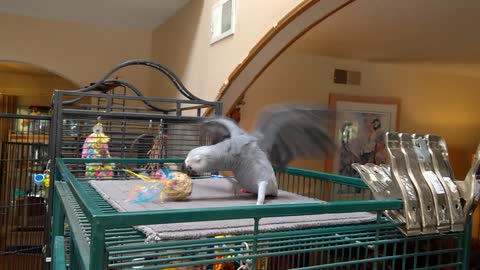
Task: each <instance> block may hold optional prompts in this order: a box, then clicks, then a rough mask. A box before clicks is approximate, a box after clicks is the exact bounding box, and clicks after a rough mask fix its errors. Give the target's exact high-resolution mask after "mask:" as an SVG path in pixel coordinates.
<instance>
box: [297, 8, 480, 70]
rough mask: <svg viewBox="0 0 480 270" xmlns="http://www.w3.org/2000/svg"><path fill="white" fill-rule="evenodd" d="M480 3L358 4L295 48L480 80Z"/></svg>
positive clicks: (316, 30)
mask: <svg viewBox="0 0 480 270" xmlns="http://www.w3.org/2000/svg"><path fill="white" fill-rule="evenodd" d="M479 14H480V1H478V0H465V1H452V0H422V1H398V0H356V1H355V2H353V3H351V4H350V5H348V6H347V7H345V8H343V9H342V10H340V11H339V12H337V13H335V14H334V15H333V16H331V17H330V18H329V19H327V20H325V21H324V22H322V23H320V24H319V25H317V26H316V27H314V28H313V29H312V30H310V31H309V32H307V33H306V34H305V35H304V36H303V37H301V38H300V39H299V40H298V41H297V42H295V44H294V45H293V47H292V49H293V50H297V51H302V52H307V53H313V54H316V55H322V56H330V57H339V58H348V59H358V60H365V61H371V62H382V63H393V64H400V65H405V66H416V67H420V68H426V69H437V70H439V71H446V72H456V73H461V74H465V75H473V76H480V16H479Z"/></svg>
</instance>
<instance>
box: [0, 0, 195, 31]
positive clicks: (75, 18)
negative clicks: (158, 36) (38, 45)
mask: <svg viewBox="0 0 480 270" xmlns="http://www.w3.org/2000/svg"><path fill="white" fill-rule="evenodd" d="M189 1H190V0H0V12H5V13H11V14H17V15H24V16H31V17H40V18H47V19H54V20H62V21H71V22H80V23H90V24H95V25H102V26H113V27H123V28H130V29H137V30H144V31H153V30H154V29H155V28H156V27H157V26H158V25H160V24H162V23H163V22H165V21H166V20H167V19H168V18H169V17H170V16H172V15H173V14H175V13H176V12H177V11H178V10H179V9H180V8H182V7H183V6H184V5H185V4H187V3H188V2H189Z"/></svg>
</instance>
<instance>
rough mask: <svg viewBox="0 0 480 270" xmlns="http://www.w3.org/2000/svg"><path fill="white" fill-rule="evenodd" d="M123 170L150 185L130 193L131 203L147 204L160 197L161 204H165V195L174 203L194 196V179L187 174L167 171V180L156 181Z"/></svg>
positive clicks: (140, 186)
mask: <svg viewBox="0 0 480 270" xmlns="http://www.w3.org/2000/svg"><path fill="white" fill-rule="evenodd" d="M123 170H124V171H125V172H126V173H128V174H130V175H132V176H136V177H138V178H140V179H142V180H143V181H145V182H146V183H148V184H147V185H138V186H136V187H135V188H134V189H133V190H132V191H131V192H130V195H129V198H128V201H130V202H147V201H151V200H153V199H154V198H155V197H156V196H160V202H161V203H163V201H164V196H165V195H166V196H167V197H168V198H169V199H170V200H172V201H182V200H185V199H187V198H188V196H190V195H191V194H192V179H191V178H190V177H189V176H188V175H186V174H185V173H180V172H169V171H167V172H166V173H165V172H164V173H165V175H166V176H167V178H166V179H165V178H163V179H154V178H152V177H149V176H146V175H142V174H138V173H135V172H133V171H131V170H128V169H123Z"/></svg>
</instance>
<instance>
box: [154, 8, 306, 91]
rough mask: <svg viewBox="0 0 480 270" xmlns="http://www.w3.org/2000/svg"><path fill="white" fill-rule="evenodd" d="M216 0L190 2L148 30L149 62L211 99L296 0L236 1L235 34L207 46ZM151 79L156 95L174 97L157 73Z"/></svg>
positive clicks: (191, 89) (168, 86)
mask: <svg viewBox="0 0 480 270" xmlns="http://www.w3.org/2000/svg"><path fill="white" fill-rule="evenodd" d="M215 2H216V0H194V1H191V2H190V3H189V4H187V5H186V6H185V7H184V8H183V9H182V10H180V11H179V13H177V14H176V15H175V16H173V17H172V18H170V19H169V20H168V21H167V22H166V23H164V24H162V25H161V26H159V27H158V28H157V29H156V30H155V32H154V33H153V48H152V50H153V52H152V54H153V58H154V60H156V61H158V62H159V63H162V64H164V65H166V66H168V67H169V68H171V69H172V70H173V71H174V72H175V73H176V74H178V75H179V77H180V78H181V80H182V81H183V82H184V83H185V85H186V87H187V88H189V89H190V91H192V92H193V93H194V94H196V95H197V96H199V97H200V98H203V99H206V100H214V99H215V97H216V96H217V94H218V90H220V87H221V86H222V84H223V82H224V81H225V80H226V79H227V78H228V75H230V73H231V72H232V71H233V69H234V68H235V67H236V66H237V65H238V64H240V62H241V61H242V60H243V59H244V58H245V57H246V56H247V55H248V52H249V51H250V50H251V49H252V48H253V47H254V46H255V44H256V43H257V42H258V41H259V40H260V38H262V36H263V35H265V34H266V33H267V31H268V30H269V29H270V28H271V27H272V26H273V25H274V24H275V23H276V22H277V21H279V20H280V19H281V18H282V17H283V16H285V14H287V13H288V12H289V11H290V10H291V9H293V8H294V7H295V6H296V5H298V4H299V3H300V2H301V0H262V1H258V0H237V3H238V5H237V24H236V27H235V34H234V35H233V36H230V37H228V38H226V39H224V40H221V41H220V42H218V43H215V44H213V45H210V14H211V6H212V5H213V3H215ZM260 11H261V12H260ZM152 82H153V88H154V89H155V90H154V92H155V94H156V95H158V96H164V97H173V96H174V95H175V92H172V91H173V90H172V89H173V88H172V87H171V86H170V85H169V84H168V83H167V81H166V80H165V79H164V78H163V77H162V76H156V77H155V78H154V79H153V81H152Z"/></svg>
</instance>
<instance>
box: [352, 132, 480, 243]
mask: <svg viewBox="0 0 480 270" xmlns="http://www.w3.org/2000/svg"><path fill="white" fill-rule="evenodd" d="M385 136H386V138H385V139H386V148H387V156H388V160H389V163H390V164H381V165H375V164H371V163H367V164H364V165H362V164H358V163H354V164H352V167H353V168H354V169H355V170H356V171H357V172H358V173H359V174H360V177H361V178H362V180H363V181H364V182H365V184H366V185H367V186H368V187H369V188H370V190H371V191H372V193H373V196H374V198H375V199H378V200H383V199H401V200H402V201H403V203H404V207H403V209H401V210H396V211H387V212H386V213H385V214H386V215H387V216H388V217H390V218H391V219H393V220H395V221H397V222H399V223H401V224H402V226H401V230H402V232H403V233H404V234H406V235H419V234H433V233H441V232H450V231H463V230H464V228H465V225H466V224H467V223H468V222H470V219H471V217H472V214H473V211H474V209H475V207H476V206H477V204H478V202H479V199H480V179H479V178H478V176H477V172H478V171H479V168H480V145H479V147H478V149H477V152H476V153H475V155H474V162H473V165H472V167H471V168H470V170H469V171H468V173H467V176H466V177H465V179H464V180H463V181H457V180H456V179H455V177H454V175H453V170H452V167H451V165H450V162H449V159H448V150H447V145H446V143H445V141H444V140H443V138H442V137H439V136H435V135H420V134H408V133H396V132H387V133H386V135H385Z"/></svg>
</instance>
